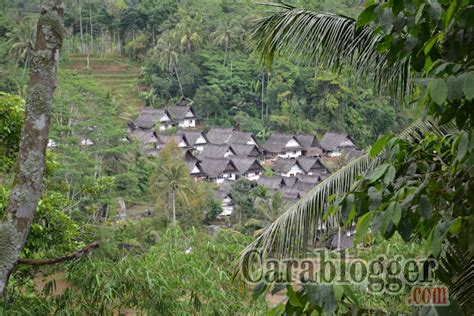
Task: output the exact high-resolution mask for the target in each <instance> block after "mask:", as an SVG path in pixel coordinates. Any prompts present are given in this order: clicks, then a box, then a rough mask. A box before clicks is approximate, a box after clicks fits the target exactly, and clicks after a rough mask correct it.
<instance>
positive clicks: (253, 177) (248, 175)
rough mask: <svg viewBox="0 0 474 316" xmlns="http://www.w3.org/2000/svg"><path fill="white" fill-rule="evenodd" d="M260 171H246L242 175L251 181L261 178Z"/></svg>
mask: <svg viewBox="0 0 474 316" xmlns="http://www.w3.org/2000/svg"><path fill="white" fill-rule="evenodd" d="M260 174H261V173H260V172H258V171H257V172H249V173H244V174H243V175H242V176H243V177H244V178H246V179H248V180H250V181H257V180H258V179H260Z"/></svg>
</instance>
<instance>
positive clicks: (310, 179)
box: [296, 174, 321, 184]
mask: <svg viewBox="0 0 474 316" xmlns="http://www.w3.org/2000/svg"><path fill="white" fill-rule="evenodd" d="M296 179H297V180H298V182H303V183H309V184H318V183H319V182H321V176H319V175H313V176H307V175H304V174H299V175H297V176H296Z"/></svg>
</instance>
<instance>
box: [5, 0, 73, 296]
mask: <svg viewBox="0 0 474 316" xmlns="http://www.w3.org/2000/svg"><path fill="white" fill-rule="evenodd" d="M63 15H64V4H63V1H62V0H54V1H49V2H48V4H47V5H46V6H44V7H43V9H42V11H41V15H40V17H39V19H38V24H37V33H36V43H35V46H34V50H33V53H32V63H31V64H32V65H31V72H30V82H29V85H28V87H29V91H28V95H27V98H26V110H25V124H24V127H23V130H22V136H21V142H20V150H19V157H18V169H17V173H16V177H15V182H14V185H13V188H12V190H11V194H10V197H9V201H8V206H7V209H6V218H5V219H4V220H3V221H2V222H1V223H0V296H2V295H3V294H4V292H5V288H6V286H7V282H8V278H9V275H10V272H11V271H12V269H13V268H14V267H15V265H16V263H17V260H18V256H19V253H20V251H21V250H22V248H23V246H24V244H25V242H26V238H27V237H28V233H29V231H30V227H31V223H32V221H33V218H34V216H35V211H36V206H37V203H38V200H39V198H40V196H41V193H42V185H43V174H44V171H45V154H46V146H47V144H48V132H49V127H50V122H51V112H52V106H53V93H54V90H55V88H56V73H57V67H58V63H59V50H60V48H61V45H62V42H63V34H64V26H63V23H64V22H63Z"/></svg>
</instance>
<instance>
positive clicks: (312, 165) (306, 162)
mask: <svg viewBox="0 0 474 316" xmlns="http://www.w3.org/2000/svg"><path fill="white" fill-rule="evenodd" d="M297 161H298V163H299V165H300V166H301V168H302V169H303V170H304V173H305V174H307V175H313V174H317V175H323V174H328V173H329V169H328V168H327V167H326V166H325V165H324V164H323V162H322V161H321V159H319V158H315V157H305V156H301V157H298V159H297Z"/></svg>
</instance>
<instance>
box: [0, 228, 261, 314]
mask: <svg viewBox="0 0 474 316" xmlns="http://www.w3.org/2000/svg"><path fill="white" fill-rule="evenodd" d="M144 224H145V223H143V222H142V223H137V224H130V226H127V227H125V228H123V229H124V231H121V228H120V229H119V230H117V229H118V227H111V228H109V229H108V230H105V232H104V233H102V234H101V235H103V236H104V237H105V236H108V237H107V239H106V240H107V242H105V240H104V241H103V244H104V245H106V246H107V248H108V249H109V251H108V252H107V253H104V252H103V250H102V248H99V249H98V250H97V251H94V252H93V253H92V254H91V255H90V256H89V257H87V258H84V259H82V260H81V261H78V262H75V263H72V264H69V265H68V266H67V268H68V272H67V276H68V277H67V280H68V283H69V284H70V285H71V286H74V288H75V289H80V293H81V294H80V295H75V294H73V292H72V290H71V289H67V290H66V291H65V292H64V294H62V295H59V296H56V297H54V298H50V299H48V300H43V301H35V300H34V299H33V298H32V296H31V295H19V296H18V297H16V298H15V300H14V301H12V303H8V304H9V305H6V306H7V308H8V311H9V312H11V313H15V312H19V311H21V312H22V313H27V314H30V313H32V312H34V311H35V310H37V309H39V308H44V310H43V312H42V313H43V314H49V313H52V312H53V311H54V312H56V313H63V312H67V313H78V314H91V313H92V314H97V313H100V314H108V313H112V312H117V311H118V312H125V311H127V310H133V311H136V312H138V313H140V312H143V313H159V314H164V315H177V314H189V313H199V314H206V315H207V314H221V315H228V314H248V313H252V312H256V311H257V312H264V311H265V304H264V303H263V301H262V300H259V301H258V302H257V303H256V304H252V305H250V304H249V302H250V297H249V296H248V293H247V291H245V290H243V288H241V287H240V286H239V284H237V283H233V282H232V272H233V271H232V269H231V266H230V265H229V262H231V261H232V260H233V259H234V258H235V255H236V253H238V251H239V250H240V249H242V247H243V246H244V245H245V244H246V243H247V242H248V241H249V237H245V236H243V235H240V234H238V233H233V232H226V231H222V232H220V233H219V234H218V235H217V236H215V237H210V236H208V235H207V234H205V233H201V232H199V231H196V230H190V231H188V232H183V231H182V230H181V229H179V228H178V227H175V228H172V229H168V230H166V231H162V232H160V233H159V241H157V242H156V243H153V244H146V243H144V244H139V245H138V246H132V245H131V244H128V250H127V249H126V248H122V249H121V248H119V247H120V246H119V245H120V244H122V245H123V241H126V242H127V241H128V242H130V239H131V238H134V237H136V238H140V237H141V236H144V235H147V234H146V233H145V232H146V231H147V229H146V228H145V227H146V226H145V227H144ZM152 226H153V222H150V223H149V225H148V229H150V228H151V227H152ZM103 230H104V229H103ZM123 236H127V237H126V239H123ZM131 254H133V255H131ZM33 297H40V298H42V297H45V296H42V294H41V293H39V292H36V293H35V296H33ZM26 302H30V304H28V305H26V304H25V303H26ZM3 304H5V303H3ZM2 308H3V310H4V309H5V305H3V307H2V303H0V311H2Z"/></svg>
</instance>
